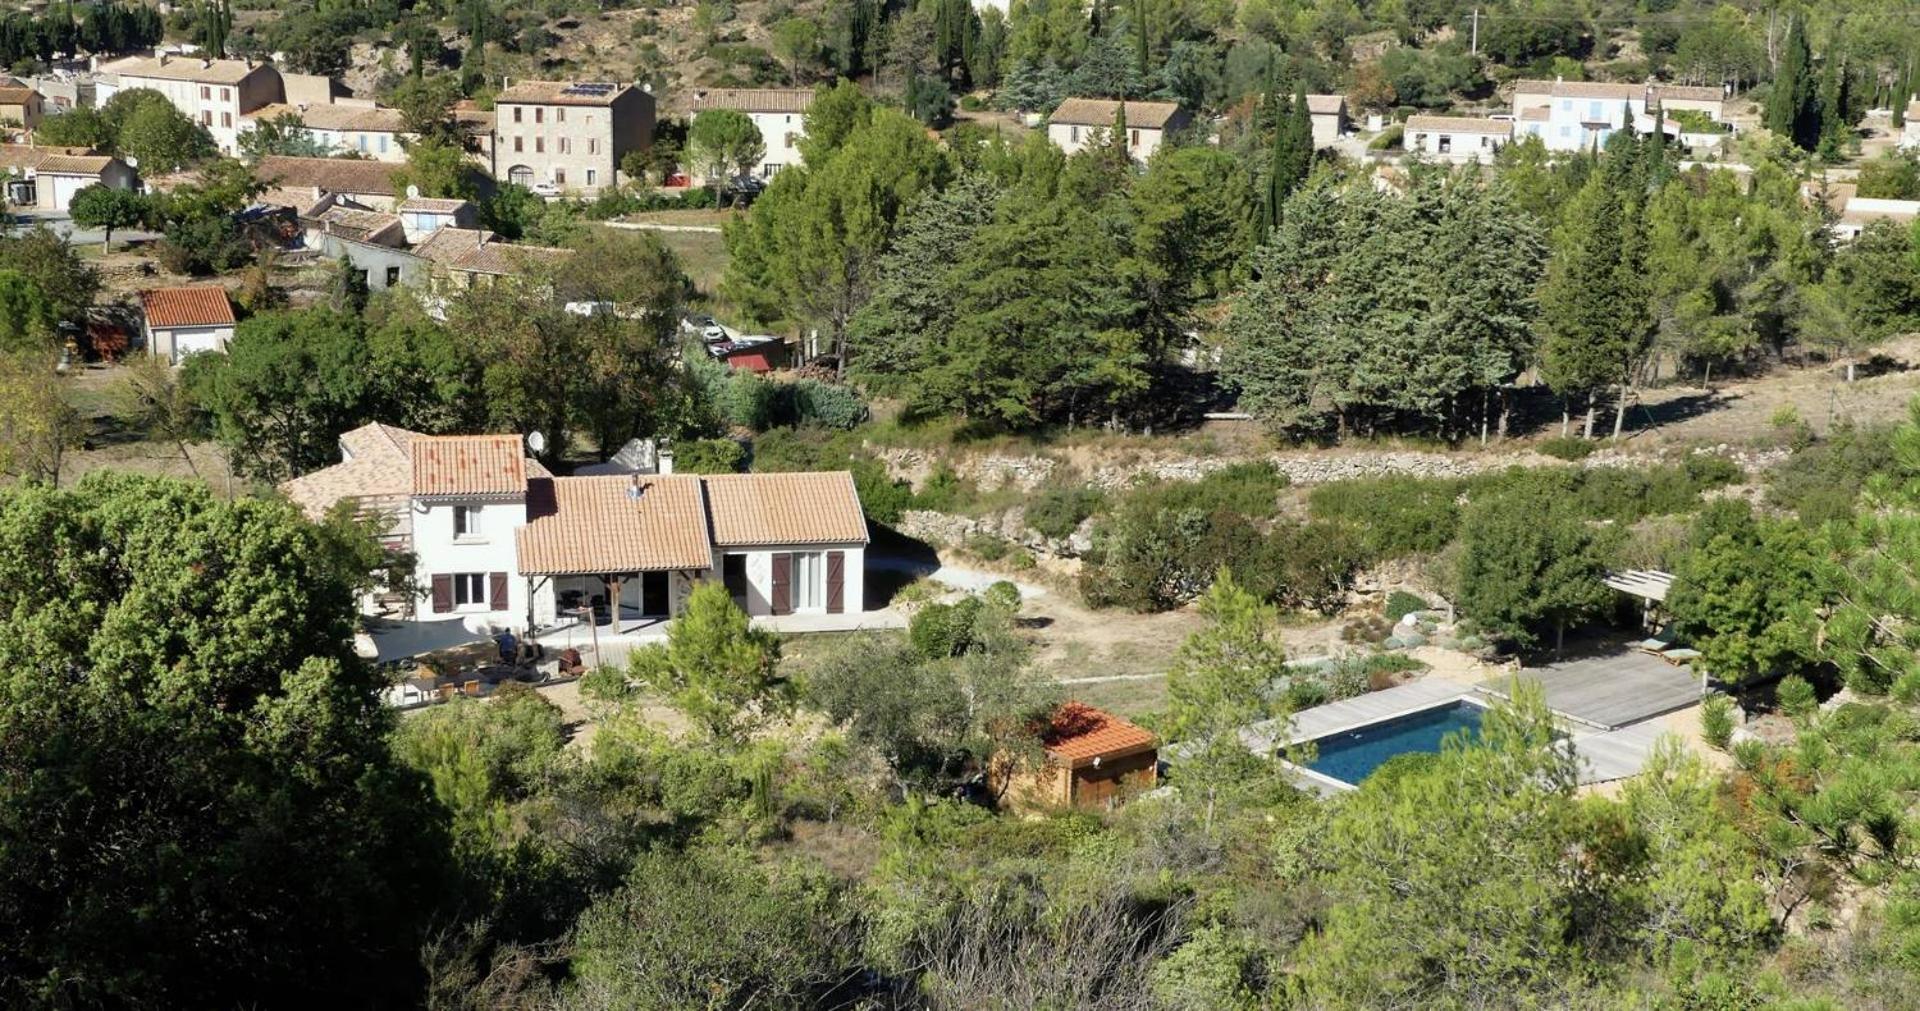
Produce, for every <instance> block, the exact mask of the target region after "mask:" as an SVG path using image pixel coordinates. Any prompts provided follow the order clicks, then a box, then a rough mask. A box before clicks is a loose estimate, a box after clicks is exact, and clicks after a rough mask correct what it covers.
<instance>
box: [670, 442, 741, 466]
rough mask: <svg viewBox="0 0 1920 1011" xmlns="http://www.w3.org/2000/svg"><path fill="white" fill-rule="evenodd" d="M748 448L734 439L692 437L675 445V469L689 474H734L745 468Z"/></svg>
mask: <svg viewBox="0 0 1920 1011" xmlns="http://www.w3.org/2000/svg"><path fill="white" fill-rule="evenodd" d="M746 462H747V449H746V447H745V446H742V445H740V444H739V443H738V442H735V441H733V440H732V439H692V440H689V441H686V442H677V443H674V445H673V469H674V470H676V471H679V472H682V473H687V474H733V473H736V472H738V471H740V470H743V469H745V465H746Z"/></svg>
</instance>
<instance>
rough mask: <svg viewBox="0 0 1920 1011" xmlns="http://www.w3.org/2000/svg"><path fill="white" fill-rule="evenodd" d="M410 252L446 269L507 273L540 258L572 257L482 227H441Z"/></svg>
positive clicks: (522, 269)
mask: <svg viewBox="0 0 1920 1011" xmlns="http://www.w3.org/2000/svg"><path fill="white" fill-rule="evenodd" d="M413 254H414V255H415V256H418V257H422V258H424V259H427V260H431V261H433V262H434V263H437V264H440V265H441V266H443V267H446V268H447V269H448V270H462V271H467V272H469V273H475V274H502V275H510V274H519V273H521V272H523V271H525V270H526V269H527V268H528V267H529V266H531V265H533V264H535V263H539V262H541V261H547V262H551V261H554V260H558V259H561V258H563V257H568V256H572V255H573V250H571V249H556V248H553V247H551V246H522V245H517V244H514V243H510V242H505V241H502V240H501V238H500V236H498V235H495V234H494V233H493V232H490V231H488V230H486V229H484V228H442V229H440V230H438V231H436V232H434V233H433V234H432V235H430V236H428V237H427V238H426V240H425V241H423V242H421V243H420V244H419V245H417V246H415V247H413Z"/></svg>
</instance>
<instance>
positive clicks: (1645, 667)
mask: <svg viewBox="0 0 1920 1011" xmlns="http://www.w3.org/2000/svg"><path fill="white" fill-rule="evenodd" d="M1515 679H1518V680H1520V681H1523V682H1527V683H1531V684H1536V685H1539V686H1540V687H1541V689H1542V690H1544V691H1545V693H1546V698H1547V708H1548V709H1551V710H1553V711H1554V712H1555V713H1556V714H1558V715H1559V716H1561V717H1562V718H1564V719H1567V720H1570V721H1572V722H1574V723H1579V724H1582V725H1584V726H1587V727H1591V728H1593V729H1595V730H1619V729H1620V728H1622V727H1628V726H1632V725H1634V724H1636V723H1644V722H1646V721H1647V720H1650V719H1653V718H1654V717H1656V716H1664V715H1666V714H1667V713H1670V712H1673V711H1674V710H1676V709H1685V708H1686V707H1688V706H1690V705H1693V704H1694V703H1696V702H1698V701H1700V678H1699V675H1697V674H1695V673H1693V672H1692V671H1691V670H1690V669H1688V668H1686V667H1680V666H1676V665H1674V664H1670V663H1668V662H1667V661H1665V660H1662V659H1660V658H1659V657H1657V656H1650V655H1648V654H1646V653H1642V652H1640V651H1638V650H1634V649H1627V648H1616V649H1612V650H1608V651H1607V652H1604V653H1601V654H1598V655H1595V656H1589V657H1582V658H1580V659H1578V660H1567V661H1562V662H1559V663H1550V664H1544V665H1542V666H1539V667H1527V668H1523V669H1521V670H1519V671H1516V672H1514V673H1513V674H1511V675H1503V676H1501V677H1498V678H1494V679H1492V680H1490V681H1484V682H1482V683H1481V684H1480V685H1478V686H1477V688H1476V690H1477V691H1479V692H1480V693H1481V694H1483V695H1486V696H1488V697H1490V698H1492V699H1505V698H1509V697H1511V695H1512V692H1513V682H1514V680H1515Z"/></svg>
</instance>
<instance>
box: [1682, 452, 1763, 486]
mask: <svg viewBox="0 0 1920 1011" xmlns="http://www.w3.org/2000/svg"><path fill="white" fill-rule="evenodd" d="M1680 469H1681V470H1682V471H1684V472H1685V473H1686V475H1687V480H1689V481H1692V482H1693V483H1694V484H1695V485H1696V486H1697V487H1699V488H1700V489H1701V490H1705V489H1707V488H1722V487H1725V486H1727V485H1730V484H1734V483H1735V482H1738V481H1739V480H1741V479H1742V478H1744V477H1746V476H1747V475H1746V472H1745V471H1743V470H1741V469H1740V465H1739V464H1737V463H1734V462H1733V461H1732V460H1729V459H1727V458H1726V457H1724V456H1715V455H1713V454H1712V453H1695V454H1693V455H1691V456H1689V457H1687V459H1686V462H1684V463H1682V464H1681V465H1680Z"/></svg>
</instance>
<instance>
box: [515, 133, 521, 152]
mask: <svg viewBox="0 0 1920 1011" xmlns="http://www.w3.org/2000/svg"><path fill="white" fill-rule="evenodd" d="M520 145H521V138H519V137H515V138H513V149H514V151H516V152H518V151H519V150H520Z"/></svg>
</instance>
